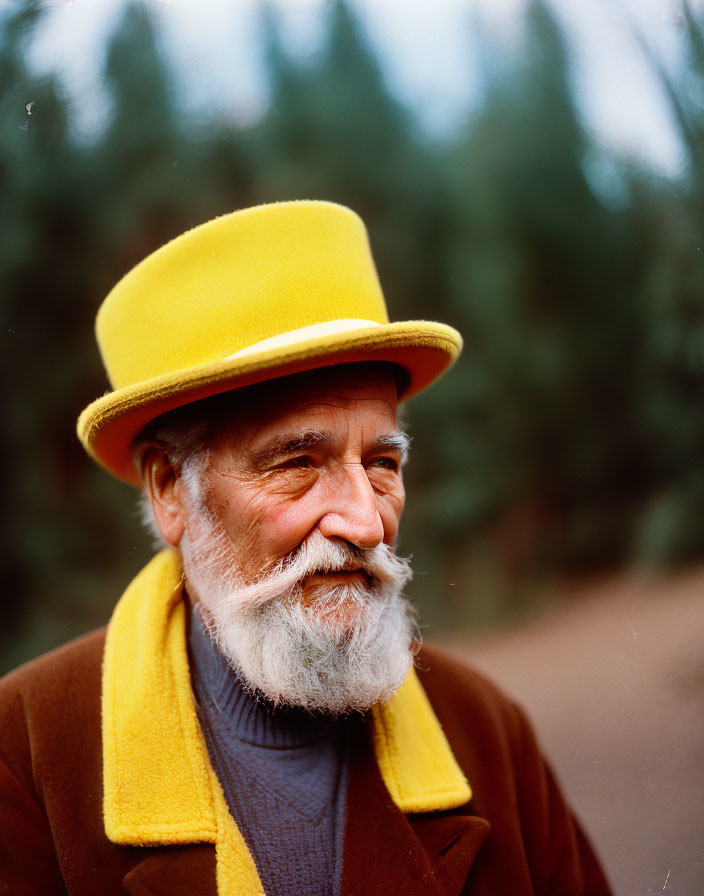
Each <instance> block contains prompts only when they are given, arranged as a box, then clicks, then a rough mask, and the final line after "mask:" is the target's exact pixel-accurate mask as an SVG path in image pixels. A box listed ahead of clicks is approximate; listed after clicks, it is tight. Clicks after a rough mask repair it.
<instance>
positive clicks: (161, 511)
mask: <svg viewBox="0 0 704 896" xmlns="http://www.w3.org/2000/svg"><path fill="white" fill-rule="evenodd" d="M139 466H140V469H141V471H142V482H143V484H144V490H145V492H146V493H147V495H148V496H149V501H150V502H151V505H152V511H153V513H154V519H155V520H156V524H157V526H158V527H159V531H160V532H161V534H162V535H163V537H164V539H165V541H166V542H167V543H168V544H170V545H173V546H174V547H178V544H179V542H180V541H181V536H182V535H183V532H184V530H185V528H186V519H187V513H186V508H185V507H184V505H183V502H182V495H183V489H182V488H181V487H180V482H179V478H178V475H177V473H176V470H175V469H174V467H173V464H172V463H171V461H170V460H169V458H168V457H167V456H166V452H165V451H164V448H163V447H162V446H161V445H159V444H158V443H156V442H154V443H152V444H150V445H147V447H146V448H145V449H144V450H143V451H142V454H141V457H140V464H139Z"/></svg>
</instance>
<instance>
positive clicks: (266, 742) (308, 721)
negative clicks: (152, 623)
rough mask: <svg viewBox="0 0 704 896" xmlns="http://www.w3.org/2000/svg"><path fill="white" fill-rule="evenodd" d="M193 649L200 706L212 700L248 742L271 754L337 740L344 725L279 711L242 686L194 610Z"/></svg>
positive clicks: (295, 711)
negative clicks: (327, 739)
mask: <svg viewBox="0 0 704 896" xmlns="http://www.w3.org/2000/svg"><path fill="white" fill-rule="evenodd" d="M188 646H189V652H190V658H191V676H192V679H193V683H194V686H195V690H196V696H197V698H198V702H199V703H201V704H202V703H203V702H204V701H206V700H207V702H208V704H209V708H210V709H213V710H215V711H216V712H217V713H218V714H219V715H220V716H221V717H222V719H223V721H224V722H225V724H226V725H227V729H228V731H229V732H230V733H231V734H232V735H233V736H234V737H236V738H237V739H238V740H241V741H243V742H244V743H249V744H254V745H256V746H260V747H269V748H271V749H291V748H295V747H305V746H308V745H309V744H311V743H315V742H316V741H319V740H322V739H324V738H326V737H332V736H334V734H335V730H336V728H337V725H338V724H339V720H335V719H333V718H332V717H330V716H324V715H317V714H313V713H310V712H308V711H307V710H305V709H299V708H295V707H274V706H272V705H271V704H270V703H268V702H267V701H266V700H264V699H258V698H257V697H256V696H255V695H253V694H252V693H251V692H250V691H248V690H247V688H246V687H245V686H244V685H243V683H242V682H241V681H240V679H239V678H238V677H237V675H236V673H235V672H234V671H233V670H232V668H231V667H230V665H229V664H228V662H227V660H226V659H225V658H224V657H223V655H222V654H221V653H220V651H219V650H218V648H217V646H216V644H215V643H214V642H213V640H212V639H211V637H210V635H209V634H208V632H207V631H206V630H205V627H204V625H203V622H202V620H201V617H200V613H199V612H198V610H197V609H196V608H195V606H194V607H192V608H191V614H190V630H189V636H188Z"/></svg>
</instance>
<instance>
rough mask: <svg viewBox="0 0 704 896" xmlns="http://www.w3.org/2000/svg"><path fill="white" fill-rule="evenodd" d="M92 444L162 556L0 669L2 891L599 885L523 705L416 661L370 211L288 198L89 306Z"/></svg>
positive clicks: (592, 890)
mask: <svg viewBox="0 0 704 896" xmlns="http://www.w3.org/2000/svg"><path fill="white" fill-rule="evenodd" d="M97 332H98V340H99V343H100V347H101V351H102V355H103V359H104V361H105V365H106V367H107V370H108V374H109V376H110V380H111V382H112V384H113V387H114V389H113V391H112V392H110V393H108V394H106V395H105V396H103V397H102V398H100V399H98V400H97V401H96V402H94V403H93V404H92V405H90V406H89V407H88V408H87V409H86V411H84V413H83V415H82V416H81V418H80V420H79V426H78V429H79V436H80V438H81V440H82V441H83V444H84V445H85V447H86V448H87V450H88V452H89V453H90V454H91V455H92V456H93V457H94V458H95V459H96V460H97V461H98V462H99V463H100V464H102V465H103V466H104V467H105V468H106V469H107V470H109V471H110V472H112V473H113V474H115V475H116V476H118V477H120V478H121V479H123V480H125V481H126V482H129V483H132V484H134V485H141V486H142V487H143V489H144V495H145V501H146V505H147V508H148V513H149V516H150V519H151V524H152V525H153V526H154V527H155V528H156V530H157V531H158V533H159V535H160V537H161V538H162V539H163V541H164V542H165V543H166V545H167V547H166V548H165V549H164V550H163V551H162V552H161V553H159V554H158V555H157V556H156V557H155V558H154V559H153V560H152V562H151V563H150V564H149V565H148V566H147V567H146V568H145V569H144V570H143V571H142V572H141V573H140V574H139V576H138V577H137V578H136V579H135V581H134V582H133V583H132V584H131V585H130V586H129V588H128V589H127V591H126V592H125V594H124V596H123V597H122V599H121V600H120V602H119V603H118V605H117V607H116V609H115V612H114V614H113V617H112V619H111V621H110V624H109V626H108V628H107V633H105V632H97V633H95V634H92V635H88V636H86V637H85V638H83V639H80V640H78V641H77V642H75V643H74V644H70V645H68V646H66V647H65V648H62V649H60V650H58V651H55V652H53V653H51V654H49V655H47V656H46V657H43V658H40V659H39V660H36V661H35V662H33V663H30V664H28V665H27V666H25V667H24V668H22V669H20V670H17V671H16V672H15V673H13V674H12V675H10V676H8V677H7V678H6V679H5V680H4V681H3V682H2V684H1V685H0V795H1V799H0V892H6V893H11V894H40V893H41V894H53V893H68V894H86V896H88V894H96V893H100V894H112V893H123V892H127V893H134V894H147V893H151V894H170V896H174V894H181V893H182V894H194V893H197V894H204V896H208V894H212V896H214V894H216V893H218V894H221V896H223V894H262V893H266V894H268V896H274V894H286V896H291V894H338V893H341V894H353V893H355V894H405V896H407V894H438V896H439V894H460V893H462V894H473V896H489V894H492V896H496V894H506V896H508V894H511V896H514V894H515V896H518V894H546V896H547V894H551V896H570V894H575V896H576V894H591V896H599V894H606V893H608V886H607V884H606V883H605V881H604V879H603V876H602V874H601V872H600V870H599V867H598V864H597V862H596V860H595V858H594V856H593V855H592V853H591V850H590V848H589V846H588V844H587V842H586V840H585V839H584V837H583V835H582V833H581V832H580V829H579V827H578V825H577V824H576V822H575V821H574V819H573V818H572V816H571V815H570V812H569V810H568V809H567V808H566V806H565V804H564V802H563V799H562V797H561V795H560V792H559V790H558V788H557V786H556V784H555V782H554V780H553V778H552V776H551V774H550V771H549V770H548V768H547V767H546V765H545V764H544V762H543V760H542V758H541V756H540V753H539V751H538V749H537V747H536V743H535V740H534V737H533V734H532V732H531V728H530V726H529V724H528V722H527V721H526V719H525V717H524V716H523V714H522V712H521V711H520V709H518V708H517V707H516V706H515V705H514V704H512V703H511V702H510V701H508V700H507V699H506V698H504V697H503V696H501V695H500V694H499V693H498V692H497V691H496V690H495V688H494V687H492V685H490V684H489V683H487V682H486V681H484V680H483V679H482V678H480V677H479V676H478V675H476V674H475V673H473V672H472V671H470V670H467V669H465V668H463V667H461V666H459V665H457V664H456V663H454V662H452V661H450V660H449V659H447V658H446V657H444V656H443V655H442V654H441V653H440V652H438V651H436V650H431V649H428V648H424V649H422V650H420V647H419V636H418V632H417V629H416V627H415V623H414V614H413V611H412V610H411V608H410V606H409V604H408V602H407V600H406V598H405V597H404V596H403V590H404V586H405V585H406V583H407V582H408V580H409V578H410V569H409V564H408V562H407V561H406V560H404V559H402V558H400V557H398V556H397V555H396V554H395V552H394V543H395V541H396V536H397V532H398V526H399V522H400V518H401V513H402V510H403V505H404V497H405V496H404V488H403V478H402V467H403V462H404V460H405V457H406V453H407V448H408V438H407V437H406V435H405V434H404V432H403V430H402V429H401V428H400V427H399V425H398V422H397V408H398V402H399V400H400V399H407V398H408V397H410V396H411V395H413V394H415V393H417V392H419V391H420V390H421V389H424V388H425V387H426V386H428V385H429V384H430V383H431V382H432V381H433V380H434V379H436V378H437V377H438V376H439V375H440V374H441V373H442V372H443V371H444V370H445V369H446V368H447V367H448V366H449V365H450V364H451V363H452V361H453V360H454V359H455V357H456V356H457V354H458V352H459V350H460V346H461V340H460V337H459V334H457V333H456V332H455V331H454V330H452V329H451V328H450V327H446V326H443V325H441V324H435V323H428V322H425V321H412V322H405V323H389V322H388V320H387V317H386V310H385V307H384V302H383V298H382V295H381V291H380V288H379V284H378V281H377V278H376V273H375V271H374V266H373V262H372V259H371V255H370V252H369V248H368V244H367V238H366V233H365V230H364V227H363V225H362V223H361V221H360V220H359V219H358V218H357V217H356V215H354V214H353V213H352V212H350V211H349V210H348V209H345V208H343V207H341V206H337V205H334V204H332V203H324V202H294V203H281V204H275V205H271V206H261V207H258V208H254V209H249V210H245V211H242V212H236V213H234V214H232V215H228V216H225V217H223V218H219V219H217V220H215V221H212V222H209V223H207V224H205V225H203V226H201V227H197V228H195V229H194V230H192V231H190V232H189V233H187V234H185V235H183V236H181V237H180V238H178V239H176V240H174V241H173V242H172V243H169V244H168V245H167V246H165V247H164V248H162V249H161V250H159V251H158V252H156V253H155V254H154V255H152V256H150V257H149V258H147V259H146V260H145V261H144V262H142V264H140V265H139V266H138V267H137V268H135V269H134V270H133V271H132V272H131V273H129V274H128V275H127V276H126V277H125V278H124V279H123V280H122V281H121V282H120V283H119V284H118V285H117V286H116V287H115V289H114V290H113V291H112V293H111V294H110V296H109V297H108V298H107V299H106V301H105V303H104V304H103V306H102V308H101V309H100V312H99V315H98V322H97Z"/></svg>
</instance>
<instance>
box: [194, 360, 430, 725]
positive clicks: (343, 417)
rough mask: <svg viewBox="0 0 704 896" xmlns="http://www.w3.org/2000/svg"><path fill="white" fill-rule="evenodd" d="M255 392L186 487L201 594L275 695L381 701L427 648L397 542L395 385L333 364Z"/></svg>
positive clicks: (318, 701) (217, 624) (216, 623)
mask: <svg viewBox="0 0 704 896" xmlns="http://www.w3.org/2000/svg"><path fill="white" fill-rule="evenodd" d="M247 394H248V395H249V398H247V403H246V404H242V405H238V407H237V409H236V411H235V412H233V417H236V422H234V421H233V422H232V423H229V422H225V424H224V425H221V426H220V427H219V428H218V431H217V435H216V436H215V437H213V438H212V439H211V440H210V441H209V443H208V448H207V451H206V453H205V455H204V456H200V457H198V456H196V457H195V459H194V465H193V467H192V468H189V466H188V464H187V465H186V468H185V469H184V471H183V473H182V476H181V479H180V481H179V491H180V492H181V493H182V503H183V507H184V510H185V511H188V512H187V513H186V516H185V520H184V523H185V531H184V534H183V536H182V537H181V540H180V548H181V552H182V555H183V560H184V571H185V577H186V587H187V589H188V592H189V595H190V596H191V598H192V599H194V600H196V601H197V602H198V606H199V610H200V613H201V616H202V617H203V619H204V620H205V622H206V624H207V625H208V627H209V628H210V629H211V631H212V632H213V634H214V637H215V638H216V640H217V643H218V645H219V647H220V649H221V651H222V653H223V655H224V656H225V657H226V658H227V659H228V661H229V662H230V664H231V665H232V666H233V668H234V669H235V670H236V671H237V672H238V673H239V674H240V675H241V676H242V677H243V678H244V679H245V680H246V681H247V682H248V683H249V684H250V685H251V686H252V687H254V688H255V689H257V690H258V691H261V692H262V693H264V694H265V695H267V696H268V697H269V698H270V699H271V700H273V701H274V702H276V703H291V704H294V705H299V706H305V707H307V708H309V709H322V710H326V711H330V712H345V711H349V710H352V709H367V708H369V707H370V706H372V705H373V704H374V703H375V702H377V701H378V700H380V699H386V698H387V697H388V696H389V695H390V694H391V693H393V691H394V690H395V689H396V688H397V687H398V686H399V685H400V684H401V682H402V681H403V679H404V677H405V675H406V673H407V671H408V667H409V665H410V663H411V661H412V657H413V652H414V649H415V647H416V646H417V641H416V637H415V625H414V614H413V611H412V609H411V608H410V605H409V604H408V602H407V600H406V599H405V598H404V596H403V593H402V592H403V587H404V585H405V584H406V582H407V581H408V579H409V578H410V575H411V574H410V568H409V565H408V561H406V560H403V559H401V558H398V557H396V555H395V553H394V550H393V544H394V542H395V539H396V534H397V531H398V525H399V520H400V517H401V512H402V510H403V503H404V490H403V479H402V475H401V466H402V462H403V459H404V454H405V451H406V444H407V437H406V436H405V435H404V434H403V433H402V432H401V431H400V430H399V428H398V426H397V423H396V412H397V397H396V395H397V392H396V382H395V380H394V378H393V376H392V375H391V374H390V373H388V372H387V371H385V370H384V369H383V368H382V369H380V368H377V367H366V366H365V367H361V368H360V367H355V368H352V369H349V368H334V369H331V370H327V371H326V370H323V371H318V372H317V373H315V374H311V375H307V376H306V377H305V378H303V379H301V378H300V377H297V378H295V379H288V380H282V381H280V382H278V383H275V384H274V383H272V384H270V385H269V386H268V387H267V389H266V390H265V391H264V392H262V391H261V390H260V391H258V392H256V393H246V395H247ZM252 395H254V398H252ZM193 471H196V473H194V474H193V475H195V476H196V480H195V482H194V481H193V477H192V475H191V474H192V472H193ZM189 477H190V478H189Z"/></svg>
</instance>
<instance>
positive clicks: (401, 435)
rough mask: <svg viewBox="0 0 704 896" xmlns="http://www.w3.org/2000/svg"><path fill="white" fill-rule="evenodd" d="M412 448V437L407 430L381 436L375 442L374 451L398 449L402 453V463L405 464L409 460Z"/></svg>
mask: <svg viewBox="0 0 704 896" xmlns="http://www.w3.org/2000/svg"><path fill="white" fill-rule="evenodd" d="M410 448H411V437H410V436H409V435H408V434H407V433H405V432H402V431H401V432H394V433H389V434H388V435H385V436H379V438H378V439H377V440H376V441H375V442H374V446H373V448H372V450H373V451H379V450H382V451H384V450H386V451H398V452H399V454H400V455H401V463H402V464H405V463H406V461H407V460H408V453H409V451H410Z"/></svg>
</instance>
